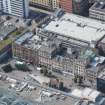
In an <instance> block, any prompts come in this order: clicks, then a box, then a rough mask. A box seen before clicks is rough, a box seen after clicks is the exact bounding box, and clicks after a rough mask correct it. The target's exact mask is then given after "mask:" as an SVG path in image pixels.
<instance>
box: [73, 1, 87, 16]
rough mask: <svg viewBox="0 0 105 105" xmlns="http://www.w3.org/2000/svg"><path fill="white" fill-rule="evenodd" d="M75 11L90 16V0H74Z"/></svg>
mask: <svg viewBox="0 0 105 105" xmlns="http://www.w3.org/2000/svg"><path fill="white" fill-rule="evenodd" d="M72 4H73V13H75V14H78V15H82V16H88V14H89V1H88V0H73V3H72Z"/></svg>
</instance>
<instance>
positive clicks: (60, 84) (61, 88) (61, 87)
mask: <svg viewBox="0 0 105 105" xmlns="http://www.w3.org/2000/svg"><path fill="white" fill-rule="evenodd" d="M59 89H60V90H63V89H64V83H63V82H60V83H59Z"/></svg>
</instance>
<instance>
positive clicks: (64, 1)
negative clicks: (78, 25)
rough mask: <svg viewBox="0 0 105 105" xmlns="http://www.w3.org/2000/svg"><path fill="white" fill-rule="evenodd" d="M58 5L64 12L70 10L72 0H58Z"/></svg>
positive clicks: (69, 11)
mask: <svg viewBox="0 0 105 105" xmlns="http://www.w3.org/2000/svg"><path fill="white" fill-rule="evenodd" d="M59 5H60V8H61V9H63V10H64V11H65V12H68V13H71V12H72V0H59Z"/></svg>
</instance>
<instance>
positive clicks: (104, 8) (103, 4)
mask: <svg viewBox="0 0 105 105" xmlns="http://www.w3.org/2000/svg"><path fill="white" fill-rule="evenodd" d="M90 9H91V10H96V11H100V12H103V13H104V12H105V1H104V0H97V2H95V3H94V5H93V6H92V7H91V8H90Z"/></svg>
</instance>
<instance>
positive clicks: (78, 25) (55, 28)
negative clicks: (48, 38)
mask: <svg viewBox="0 0 105 105" xmlns="http://www.w3.org/2000/svg"><path fill="white" fill-rule="evenodd" d="M104 26H105V23H102V22H101V21H98V20H93V19H89V18H85V17H81V16H78V15H74V14H69V13H66V14H64V15H63V16H62V17H61V18H60V19H55V20H52V21H51V22H50V23H49V24H48V25H47V26H45V27H44V29H45V30H46V31H50V32H54V33H57V34H60V35H64V36H67V37H71V38H75V39H80V40H83V41H86V42H91V41H97V40H99V39H101V38H102V37H103V36H104V35H105V27H104ZM61 30H62V31H61Z"/></svg>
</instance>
